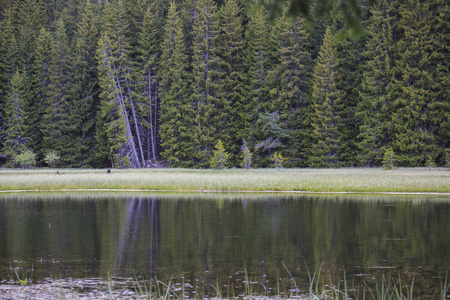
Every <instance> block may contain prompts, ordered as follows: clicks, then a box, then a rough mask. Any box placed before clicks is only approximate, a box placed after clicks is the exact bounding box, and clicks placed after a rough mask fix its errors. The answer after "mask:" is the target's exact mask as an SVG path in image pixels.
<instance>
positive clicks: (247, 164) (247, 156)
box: [241, 140, 253, 170]
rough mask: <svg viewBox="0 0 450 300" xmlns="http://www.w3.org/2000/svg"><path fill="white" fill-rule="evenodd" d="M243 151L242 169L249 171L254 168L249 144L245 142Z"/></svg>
mask: <svg viewBox="0 0 450 300" xmlns="http://www.w3.org/2000/svg"><path fill="white" fill-rule="evenodd" d="M241 151H242V156H241V157H242V162H241V167H243V168H244V169H245V170H249V169H250V168H251V166H252V156H253V154H252V152H251V151H250V149H249V148H248V147H247V142H246V141H245V140H244V141H243V144H242V147H241Z"/></svg>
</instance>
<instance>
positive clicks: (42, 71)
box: [28, 28, 54, 158]
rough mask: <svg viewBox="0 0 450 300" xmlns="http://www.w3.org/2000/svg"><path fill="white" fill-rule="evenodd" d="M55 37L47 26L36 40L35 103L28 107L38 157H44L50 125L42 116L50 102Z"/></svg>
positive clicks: (33, 87)
mask: <svg viewBox="0 0 450 300" xmlns="http://www.w3.org/2000/svg"><path fill="white" fill-rule="evenodd" d="M53 46H54V37H53V35H52V33H51V32H50V31H48V30H46V29H45V28H41V31H40V34H39V36H38V38H37V40H36V54H35V57H34V64H33V75H32V92H33V100H34V101H33V103H32V105H30V106H29V107H28V124H29V125H30V126H28V135H29V137H30V145H32V148H33V151H34V153H35V154H36V155H37V157H38V158H42V157H43V155H44V154H45V153H42V151H41V149H42V138H43V130H44V128H45V127H46V126H47V125H48V124H46V123H45V122H43V121H42V116H43V115H44V113H45V110H46V108H48V106H49V104H50V100H49V96H48V90H49V87H50V73H51V71H50V66H51V61H52V57H53V54H54V53H53V52H52V51H53V50H52V47H53Z"/></svg>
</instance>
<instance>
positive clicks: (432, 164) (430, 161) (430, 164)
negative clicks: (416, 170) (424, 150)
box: [425, 154, 436, 169]
mask: <svg viewBox="0 0 450 300" xmlns="http://www.w3.org/2000/svg"><path fill="white" fill-rule="evenodd" d="M433 167H436V164H435V162H434V157H433V155H431V154H427V156H426V157H425V168H427V169H431V168H433Z"/></svg>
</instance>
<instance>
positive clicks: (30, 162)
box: [14, 150, 36, 169]
mask: <svg viewBox="0 0 450 300" xmlns="http://www.w3.org/2000/svg"><path fill="white" fill-rule="evenodd" d="M14 162H15V163H16V164H18V165H21V166H22V168H24V169H31V168H32V167H33V166H34V165H35V164H36V154H35V153H33V152H32V151H30V150H28V151H24V152H22V153H20V154H18V155H16V156H15V157H14Z"/></svg>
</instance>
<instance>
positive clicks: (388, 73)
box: [356, 0, 393, 166]
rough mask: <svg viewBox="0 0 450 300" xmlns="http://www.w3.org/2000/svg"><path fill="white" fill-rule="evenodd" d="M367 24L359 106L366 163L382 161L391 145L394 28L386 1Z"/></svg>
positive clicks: (363, 161) (360, 140) (360, 156)
mask: <svg viewBox="0 0 450 300" xmlns="http://www.w3.org/2000/svg"><path fill="white" fill-rule="evenodd" d="M371 13H372V15H371V17H370V19H369V20H368V23H367V42H366V47H365V51H364V53H363V56H364V57H365V58H366V59H367V61H366V63H365V64H364V66H363V74H362V77H363V78H362V82H361V86H360V87H359V88H360V91H359V96H360V97H361V100H360V102H359V103H358V106H357V113H356V116H357V120H358V123H360V124H361V125H360V126H359V134H358V136H357V140H358V148H359V150H360V151H359V154H358V156H357V160H358V162H359V164H361V165H363V166H376V165H380V164H381V160H382V150H383V148H385V147H386V146H388V145H389V144H391V136H392V101H390V100H391V99H390V97H389V94H388V93H389V89H390V85H391V84H392V75H393V73H392V66H391V64H392V61H391V57H392V55H393V53H392V52H393V51H392V47H391V45H392V42H393V38H392V29H391V25H390V17H389V14H388V13H389V11H388V3H387V1H385V0H384V1H380V2H379V3H377V4H376V5H374V6H373V7H372V9H371Z"/></svg>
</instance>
